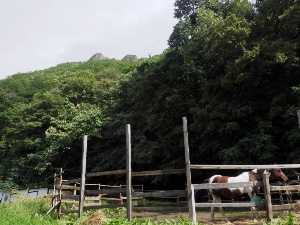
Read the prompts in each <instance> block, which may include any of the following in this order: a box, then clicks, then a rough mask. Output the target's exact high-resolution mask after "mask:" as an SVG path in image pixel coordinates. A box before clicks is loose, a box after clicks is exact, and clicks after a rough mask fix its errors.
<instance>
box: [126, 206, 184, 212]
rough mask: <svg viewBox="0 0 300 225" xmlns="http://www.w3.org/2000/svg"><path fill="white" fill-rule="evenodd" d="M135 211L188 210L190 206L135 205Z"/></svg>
mask: <svg viewBox="0 0 300 225" xmlns="http://www.w3.org/2000/svg"><path fill="white" fill-rule="evenodd" d="M132 209H133V211H135V212H141V211H148V212H187V211H188V210H189V208H188V207H187V206H186V207H145V206H133V208H132Z"/></svg>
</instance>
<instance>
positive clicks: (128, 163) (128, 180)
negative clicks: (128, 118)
mask: <svg viewBox="0 0 300 225" xmlns="http://www.w3.org/2000/svg"><path fill="white" fill-rule="evenodd" d="M126 150H127V151H126V187H127V189H126V195H127V202H126V204H127V219H128V221H131V220H132V190H131V129H130V124H126Z"/></svg>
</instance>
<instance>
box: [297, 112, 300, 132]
mask: <svg viewBox="0 0 300 225" xmlns="http://www.w3.org/2000/svg"><path fill="white" fill-rule="evenodd" d="M297 117H298V124H299V128H300V109H299V110H297Z"/></svg>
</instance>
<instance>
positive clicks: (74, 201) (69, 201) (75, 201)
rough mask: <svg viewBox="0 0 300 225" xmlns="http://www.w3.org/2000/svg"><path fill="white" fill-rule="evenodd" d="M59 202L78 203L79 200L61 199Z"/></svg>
mask: <svg viewBox="0 0 300 225" xmlns="http://www.w3.org/2000/svg"><path fill="white" fill-rule="evenodd" d="M61 202H62V203H68V204H78V203H79V201H77V200H73V201H71V200H61Z"/></svg>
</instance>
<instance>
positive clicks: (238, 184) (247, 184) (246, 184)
mask: <svg viewBox="0 0 300 225" xmlns="http://www.w3.org/2000/svg"><path fill="white" fill-rule="evenodd" d="M260 185H261V186H262V185H263V182H236V183H213V184H208V183H206V184H193V186H194V189H195V190H199V189H222V188H239V187H254V186H260Z"/></svg>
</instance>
